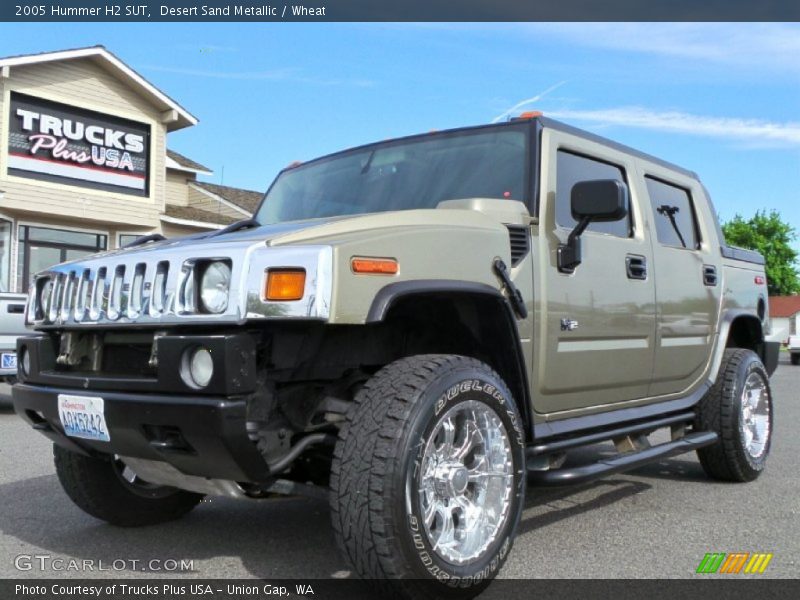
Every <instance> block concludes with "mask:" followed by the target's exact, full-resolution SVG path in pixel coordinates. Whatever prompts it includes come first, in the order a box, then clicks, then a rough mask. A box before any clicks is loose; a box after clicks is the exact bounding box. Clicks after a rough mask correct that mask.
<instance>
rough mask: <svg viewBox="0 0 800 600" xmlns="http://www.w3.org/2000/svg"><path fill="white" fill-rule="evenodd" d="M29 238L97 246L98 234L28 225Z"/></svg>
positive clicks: (38, 240) (40, 240)
mask: <svg viewBox="0 0 800 600" xmlns="http://www.w3.org/2000/svg"><path fill="white" fill-rule="evenodd" d="M27 230H28V239H29V240H30V241H32V242H53V243H56V244H68V245H70V246H85V247H87V248H96V247H97V245H98V239H97V238H98V237H103V238H104V237H105V236H104V235H103V236H98V235H97V234H96V233H84V232H82V231H65V230H63V229H50V228H48V227H27Z"/></svg>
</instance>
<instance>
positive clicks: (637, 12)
mask: <svg viewBox="0 0 800 600" xmlns="http://www.w3.org/2000/svg"><path fill="white" fill-rule="evenodd" d="M0 20H1V21H8V22H23V21H26V22H59V21H63V22H67V21H81V22H126V21H128V22H149V21H152V22H213V21H229V22H282V21H303V22H315V21H462V22H463V21H798V20H800V2H798V0H295V1H292V2H287V1H286V0H283V1H278V2H275V1H274V0H230V1H228V0H160V1H159V2H151V1H150V0H138V2H136V1H131V0H70V1H68V2H65V1H63V0H8V1H6V2H3V3H2V5H0Z"/></svg>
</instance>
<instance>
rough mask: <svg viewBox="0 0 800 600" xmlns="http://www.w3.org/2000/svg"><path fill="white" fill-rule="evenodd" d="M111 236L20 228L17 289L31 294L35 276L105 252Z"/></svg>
mask: <svg viewBox="0 0 800 600" xmlns="http://www.w3.org/2000/svg"><path fill="white" fill-rule="evenodd" d="M107 243H108V236H107V235H105V234H100V233H85V232H82V231H69V230H64V229H51V228H49V227H30V226H27V225H24V226H22V227H20V228H19V244H18V254H17V288H19V289H18V291H27V290H28V286H29V285H30V282H31V280H32V278H33V275H34V274H36V273H38V272H39V271H44V270H46V269H48V268H50V267H52V266H53V265H57V264H59V263H62V262H65V261H67V260H75V259H77V258H82V257H84V256H87V255H89V254H94V253H96V252H100V251H101V250H105V249H106V246H107Z"/></svg>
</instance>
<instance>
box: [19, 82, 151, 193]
mask: <svg viewBox="0 0 800 600" xmlns="http://www.w3.org/2000/svg"><path fill="white" fill-rule="evenodd" d="M149 141H150V127H149V126H148V125H145V124H144V123H139V122H136V121H129V120H127V119H120V118H117V117H111V116H108V115H103V114H101V113H97V112H94V111H90V110H84V109H79V108H75V107H73V106H67V105H65V104H59V103H56V102H50V101H47V100H42V99H40V98H34V97H32V96H26V95H23V94H17V93H12V94H11V109H10V118H9V136H8V171H9V174H11V175H17V176H20V177H29V178H34V179H43V180H46V181H55V182H59V183H68V184H72V185H81V186H84V187H91V188H95V189H102V190H108V191H116V192H123V193H128V194H135V195H139V196H146V195H147V193H148V178H149V167H148V151H149V148H148V146H149Z"/></svg>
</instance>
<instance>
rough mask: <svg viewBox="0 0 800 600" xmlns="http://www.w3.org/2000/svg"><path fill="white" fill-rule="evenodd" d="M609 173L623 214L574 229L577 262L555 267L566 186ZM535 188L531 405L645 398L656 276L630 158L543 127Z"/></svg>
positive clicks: (552, 409)
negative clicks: (620, 186)
mask: <svg viewBox="0 0 800 600" xmlns="http://www.w3.org/2000/svg"><path fill="white" fill-rule="evenodd" d="M597 179H615V180H618V181H620V182H622V183H624V184H625V185H627V186H628V190H629V198H630V207H629V210H628V215H627V217H625V218H623V219H621V220H619V221H613V222H605V223H600V222H594V223H591V224H590V225H589V227H588V228H587V229H586V231H585V232H584V233H583V235H582V236H581V243H582V263H581V264H580V265H578V266H577V267H576V268H575V270H574V272H572V273H563V272H560V271H559V269H558V264H557V248H558V246H559V244H561V243H564V242H565V241H566V239H567V236H568V235H569V233H570V231H571V230H572V229H573V228H574V227H575V225H576V222H575V219H574V218H573V217H572V214H571V209H570V196H571V190H572V186H573V185H575V184H576V183H578V182H580V181H587V180H597ZM541 186H542V187H541V190H540V199H541V205H540V208H539V219H540V236H539V243H540V251H539V260H540V264H539V270H540V273H539V277H538V281H540V282H541V286H542V289H541V290H540V293H539V298H540V300H541V307H542V308H541V311H540V314H539V318H538V325H539V334H540V335H538V336H537V342H536V343H537V350H538V351H537V352H535V356H537V357H538V360H537V361H536V365H535V379H534V381H535V382H536V383H535V385H536V388H537V389H536V392H537V394H536V395H537V399H536V402H535V405H536V409H537V411H539V412H544V413H556V412H562V411H570V410H575V409H581V408H587V407H598V406H604V405H610V404H615V403H621V402H627V401H631V400H637V399H639V398H645V397H646V396H647V393H648V386H649V383H650V380H651V378H652V374H653V357H654V349H653V348H654V337H655V317H656V315H655V285H654V282H653V277H652V262H653V261H652V258H653V257H652V248H651V243H650V240H649V238H648V237H647V236H646V235H645V229H646V228H645V216H644V214H643V211H642V210H641V206H642V204H641V200H642V198H646V195H645V194H643V193H642V190H641V187H640V186H638V185H637V183H636V168H635V164H634V162H633V159H632V158H631V157H630V156H628V155H627V154H625V153H623V152H619V151H617V150H615V149H613V148H609V147H607V146H604V145H602V144H600V143H596V142H592V141H588V140H586V139H583V138H579V137H577V136H573V135H570V134H568V133H565V132H561V131H556V130H553V129H548V128H546V129H545V130H544V131H543V135H542V183H541Z"/></svg>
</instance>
